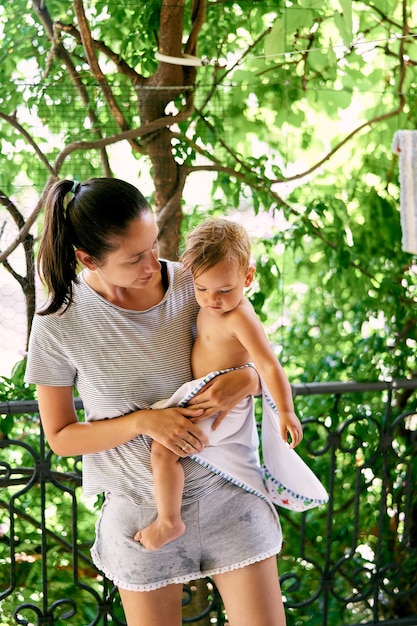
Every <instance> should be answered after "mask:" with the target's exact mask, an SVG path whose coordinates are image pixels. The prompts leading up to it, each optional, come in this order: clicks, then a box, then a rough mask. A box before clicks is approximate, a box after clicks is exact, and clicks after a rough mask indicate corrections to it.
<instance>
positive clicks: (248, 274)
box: [245, 265, 255, 287]
mask: <svg viewBox="0 0 417 626" xmlns="http://www.w3.org/2000/svg"><path fill="white" fill-rule="evenodd" d="M254 276H255V267H254V266H253V265H251V266H250V267H248V270H247V272H246V276H245V287H249V286H250V285H251V283H252V281H253V277H254Z"/></svg>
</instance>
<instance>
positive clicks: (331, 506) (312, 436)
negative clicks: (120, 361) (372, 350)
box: [0, 379, 417, 626]
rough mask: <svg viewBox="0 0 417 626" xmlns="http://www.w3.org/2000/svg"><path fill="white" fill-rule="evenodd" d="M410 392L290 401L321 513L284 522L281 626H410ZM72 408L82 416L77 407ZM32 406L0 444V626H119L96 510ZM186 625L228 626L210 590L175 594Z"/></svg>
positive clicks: (416, 538) (382, 387)
mask: <svg viewBox="0 0 417 626" xmlns="http://www.w3.org/2000/svg"><path fill="white" fill-rule="evenodd" d="M415 389H417V380H415V379H413V380H399V381H392V382H387V383H368V384H367V383H326V384H310V385H295V386H294V387H293V390H294V395H295V402H296V407H297V411H298V414H299V415H300V417H301V418H302V421H303V425H304V432H305V435H304V441H303V443H302V444H301V446H300V447H299V449H297V450H298V451H299V454H300V455H301V456H303V457H304V458H305V459H306V460H307V462H308V463H309V465H310V466H311V467H312V469H313V470H314V471H315V472H316V473H317V474H318V475H319V477H320V478H321V480H322V481H323V482H324V484H325V486H326V488H327V489H328V492H329V502H328V504H327V505H325V506H322V507H319V508H317V509H313V510H310V511H307V512H306V513H302V514H300V513H293V512H289V511H286V510H284V509H280V517H281V521H282V526H283V533H284V547H283V550H282V553H281V555H280V556H279V558H278V564H279V570H280V575H281V585H282V590H283V595H284V599H285V603H286V612H287V622H288V626H292V625H293V626H296V625H297V626H299V625H300V626H301V625H303V624H307V623H308V624H309V626H341V625H342V624H343V625H346V626H354V625H358V624H368V625H371V624H373V625H375V624H378V625H383V626H393V625H394V624H395V625H401V626H406V625H407V626H412V625H417V494H416V488H415V485H416V481H417V454H416V453H417V435H416V431H417V416H416V409H415V407H416V400H415ZM76 402H77V408H78V409H81V402H80V401H79V400H77V401H76ZM37 410H38V407H37V404H36V402H31V401H24V402H23V401H16V402H3V403H0V416H3V419H10V416H15V417H14V418H13V419H15V420H16V422H17V426H16V428H15V429H13V430H12V433H17V434H16V436H15V435H13V437H14V438H13V439H8V438H4V439H2V440H0V449H1V456H0V626H9V625H12V624H26V625H27V626H31V625H34V626H40V625H46V624H63V625H65V624H67V625H70V626H86V625H87V624H88V625H89V626H93V625H95V624H99V625H103V626H105V625H108V624H120V625H121V624H124V619H123V612H122V610H121V607H120V602H119V598H118V594H117V590H116V589H115V588H114V587H113V585H112V584H111V583H110V582H109V581H108V580H106V579H105V578H104V577H103V576H102V575H101V574H100V572H98V571H97V570H96V569H95V567H94V565H93V563H92V561H91V558H90V555H89V548H90V545H91V539H92V534H93V533H92V525H93V523H94V519H95V517H96V516H97V511H98V507H99V503H98V502H96V501H91V500H88V501H86V500H84V499H83V497H82V495H81V487H80V485H81V461H80V459H61V458H58V457H56V456H55V455H54V454H52V452H51V451H50V450H49V448H48V446H47V444H46V443H45V440H44V437H43V434H42V431H41V429H40V425H39V419H38V415H37ZM183 615H184V618H183V620H184V623H189V624H197V623H198V624H218V625H222V624H225V623H226V617H225V615H224V611H223V607H222V603H221V600H220V597H219V595H218V592H217V590H216V588H215V586H214V585H213V583H212V581H211V580H209V579H207V580H204V581H197V582H195V583H191V584H190V585H188V586H186V587H184V611H183Z"/></svg>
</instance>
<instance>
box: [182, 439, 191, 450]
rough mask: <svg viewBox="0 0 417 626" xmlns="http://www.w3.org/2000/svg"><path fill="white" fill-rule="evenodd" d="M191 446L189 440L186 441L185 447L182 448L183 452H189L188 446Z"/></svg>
mask: <svg viewBox="0 0 417 626" xmlns="http://www.w3.org/2000/svg"><path fill="white" fill-rule="evenodd" d="M189 447H190V444H189V443H188V441H186V442H185V445H183V447H182V448H181V450H182V451H183V452H187V451H188V448H189Z"/></svg>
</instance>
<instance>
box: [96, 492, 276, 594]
mask: <svg viewBox="0 0 417 626" xmlns="http://www.w3.org/2000/svg"><path fill="white" fill-rule="evenodd" d="M155 517H156V510H155V509H154V508H149V507H144V506H139V505H137V504H135V503H133V502H132V501H131V500H129V499H128V498H127V497H125V496H121V495H119V494H107V496H106V501H105V503H104V505H103V508H102V511H101V516H100V519H99V520H98V522H97V527H96V541H95V543H94V546H93V548H92V557H93V561H94V563H95V564H96V565H97V567H98V568H99V569H100V570H101V571H102V572H103V573H104V574H105V575H106V577H107V578H109V580H111V581H112V582H113V583H114V584H115V585H117V586H118V587H121V588H122V589H128V590H130V591H151V590H153V589H158V588H160V587H164V586H165V585H169V584H171V583H186V582H189V581H190V580H195V579H197V578H204V577H205V576H212V575H215V574H221V573H224V572H229V571H231V570H234V569H238V568H241V567H245V566H246V565H249V564H251V563H256V562H257V561H262V560H263V559H266V558H268V557H270V556H272V555H274V554H277V553H278V552H279V551H280V549H281V543H282V533H281V526H280V523H279V520H278V518H277V516H276V514H275V512H274V511H273V510H272V509H271V506H270V505H269V504H268V503H267V502H265V501H264V500H262V498H260V497H259V496H256V495H253V494H251V493H249V492H247V491H244V490H243V489H241V488H240V487H236V486H235V485H232V484H230V483H227V484H225V485H222V486H220V487H219V488H218V489H216V490H215V491H213V492H212V493H210V494H209V495H208V496H205V497H204V498H202V499H200V500H198V501H197V502H194V503H192V504H188V505H185V506H183V508H182V517H183V520H184V522H185V525H186V530H185V533H184V534H183V535H182V536H181V537H179V538H178V539H175V541H172V542H171V543H168V544H167V545H165V546H164V547H162V548H161V549H160V550H154V551H149V550H146V548H144V547H143V546H142V545H141V544H140V543H138V542H136V541H134V540H133V536H134V534H135V533H136V531H137V530H139V529H140V528H143V527H144V526H147V525H148V524H149V523H150V522H152V521H153V520H154V519H155Z"/></svg>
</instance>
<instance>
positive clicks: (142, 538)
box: [133, 518, 185, 550]
mask: <svg viewBox="0 0 417 626" xmlns="http://www.w3.org/2000/svg"><path fill="white" fill-rule="evenodd" d="M184 531H185V524H184V522H183V521H182V520H181V519H180V520H178V521H177V522H175V523H173V522H171V521H166V520H161V519H159V518H156V520H155V521H154V522H152V523H151V524H149V526H146V527H145V528H142V530H138V532H137V533H136V535H135V536H134V537H133V539H134V540H135V541H139V542H140V543H141V544H142V545H143V546H144V547H145V548H146V549H147V550H159V548H162V546H164V545H165V544H167V543H169V542H170V541H174V539H178V537H181V535H182V534H183V533H184Z"/></svg>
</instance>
